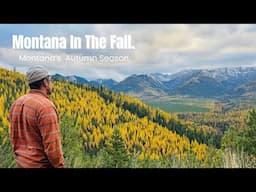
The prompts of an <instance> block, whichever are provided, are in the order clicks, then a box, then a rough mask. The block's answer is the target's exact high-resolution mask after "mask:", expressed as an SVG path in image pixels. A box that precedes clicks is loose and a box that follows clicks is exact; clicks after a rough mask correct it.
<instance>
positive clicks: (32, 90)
mask: <svg viewBox="0 0 256 192" xmlns="http://www.w3.org/2000/svg"><path fill="white" fill-rule="evenodd" d="M29 93H31V94H39V95H43V96H44V97H46V98H47V99H49V96H48V95H47V94H45V93H44V92H43V91H41V90H39V89H30V90H29Z"/></svg>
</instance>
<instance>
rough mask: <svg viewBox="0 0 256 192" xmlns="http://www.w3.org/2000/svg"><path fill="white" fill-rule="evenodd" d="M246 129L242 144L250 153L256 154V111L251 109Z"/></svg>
mask: <svg viewBox="0 0 256 192" xmlns="http://www.w3.org/2000/svg"><path fill="white" fill-rule="evenodd" d="M246 125H247V127H246V129H245V130H244V132H243V138H242V140H241V145H242V147H243V149H244V151H245V152H247V153H248V154H252V155H256V111H255V110H254V109H253V110H251V111H249V115H248V117H247V119H246Z"/></svg>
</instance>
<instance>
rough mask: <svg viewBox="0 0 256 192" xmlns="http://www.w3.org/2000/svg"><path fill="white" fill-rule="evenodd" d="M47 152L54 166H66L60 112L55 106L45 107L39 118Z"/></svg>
mask: <svg viewBox="0 0 256 192" xmlns="http://www.w3.org/2000/svg"><path fill="white" fill-rule="evenodd" d="M38 122H39V129H40V133H41V136H42V141H43V146H44V151H45V154H46V155H47V157H48V160H49V162H50V164H51V165H52V166H53V167H54V168H64V157H63V151H62V145H61V137H60V131H59V119H58V113H57V111H56V109H55V108H54V107H49V108H43V109H42V110H41V112H40V114H39V118H38Z"/></svg>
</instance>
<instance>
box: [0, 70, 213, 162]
mask: <svg viewBox="0 0 256 192" xmlns="http://www.w3.org/2000/svg"><path fill="white" fill-rule="evenodd" d="M28 90H29V89H28V85H27V83H26V81H25V76H24V75H22V74H20V73H16V72H12V71H8V70H5V69H1V68H0V106H1V107H0V135H1V134H3V133H4V132H6V133H7V132H8V131H7V130H8V128H9V122H8V117H9V108H10V105H11V104H12V103H13V102H14V101H15V100H16V99H17V98H18V97H20V96H21V95H24V94H25V93H27V92H28ZM102 91H104V90H102ZM116 98H117V99H120V101H119V104H117V102H118V101H117V100H113V101H106V100H105V99H103V98H102V96H101V95H100V94H99V93H98V92H97V91H94V90H93V89H91V88H90V86H88V85H83V86H81V85H75V84H72V83H69V82H66V81H53V93H52V95H51V100H52V101H53V102H54V104H55V105H56V107H57V109H58V112H59V115H60V118H61V120H63V118H65V117H68V118H70V119H73V120H74V122H75V125H74V127H72V128H74V129H77V130H79V133H80V135H81V137H82V140H83V146H84V148H85V151H88V152H90V151H96V152H97V151H99V150H100V149H101V148H102V147H103V146H105V141H106V140H107V139H108V138H109V137H111V136H112V134H113V127H114V126H115V127H117V128H118V129H119V131H120V134H121V136H122V138H123V140H124V142H125V145H126V148H127V150H128V152H129V154H132V155H138V157H139V159H141V160H143V159H151V160H159V159H161V158H163V157H168V156H175V157H177V158H181V159H185V158H186V157H187V156H188V154H191V153H192V154H194V155H195V157H196V158H197V160H199V161H203V160H204V159H205V158H207V150H208V149H207V145H205V144H201V143H199V142H197V141H196V140H193V141H190V140H189V139H188V137H186V136H185V135H179V134H177V133H175V132H173V131H171V130H169V129H167V128H166V127H165V126H163V124H161V123H156V122H155V120H154V117H155V114H157V113H159V114H161V117H164V118H166V119H172V120H174V122H179V123H180V124H181V125H183V124H186V123H187V122H185V121H180V120H179V119H178V118H177V116H176V115H171V114H168V113H164V112H162V111H158V110H157V109H152V108H149V107H148V111H147V114H149V115H147V116H143V117H142V116H140V115H138V114H137V113H132V112H131V110H127V109H125V108H124V107H121V104H120V103H121V102H123V104H124V105H125V103H124V102H127V103H137V104H138V105H139V106H140V105H141V107H147V105H146V104H144V103H143V102H141V101H139V100H137V99H134V98H131V97H128V96H125V95H123V94H118V95H117V97H116ZM160 120H161V119H160ZM160 120H159V121H160ZM188 124H191V125H190V126H191V127H192V126H194V125H193V123H192V122H189V123H188ZM61 129H65V127H61ZM4 130H6V131H4ZM0 139H1V137H0ZM6 139H7V134H6V135H5V137H3V138H2V139H1V140H0V142H2V143H3V142H6ZM70 147H72V146H70Z"/></svg>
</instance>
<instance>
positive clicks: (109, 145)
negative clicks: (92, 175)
mask: <svg viewBox="0 0 256 192" xmlns="http://www.w3.org/2000/svg"><path fill="white" fill-rule="evenodd" d="M104 167H112V168H121V167H122V168H123V167H129V154H128V151H127V149H126V147H125V144H124V140H123V138H122V136H121V134H120V132H119V130H118V129H117V128H114V132H113V135H112V136H111V138H109V139H108V140H107V141H106V148H105V152H104Z"/></svg>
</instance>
